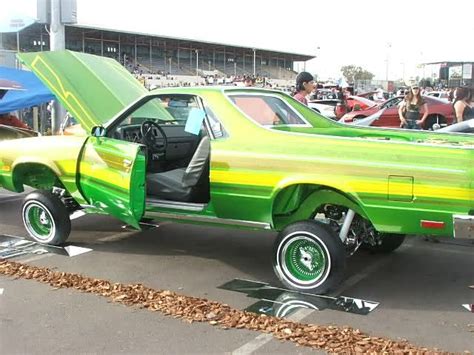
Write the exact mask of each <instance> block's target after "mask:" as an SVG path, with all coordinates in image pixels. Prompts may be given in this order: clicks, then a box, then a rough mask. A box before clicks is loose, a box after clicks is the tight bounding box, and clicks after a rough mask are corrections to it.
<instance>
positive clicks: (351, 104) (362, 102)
mask: <svg viewBox="0 0 474 355" xmlns="http://www.w3.org/2000/svg"><path fill="white" fill-rule="evenodd" d="M376 105H377V104H376V103H375V102H374V101H372V100H369V99H366V98H364V97H359V96H349V97H347V98H346V103H345V105H343V104H342V102H341V100H339V99H327V100H311V101H310V102H308V106H309V107H311V108H312V109H314V110H315V111H316V112H319V113H321V114H323V115H324V116H326V117H329V118H332V119H340V118H341V117H342V116H343V115H344V114H345V113H346V112H349V111H353V110H355V111H359V110H365V109H367V108H369V107H374V106H376Z"/></svg>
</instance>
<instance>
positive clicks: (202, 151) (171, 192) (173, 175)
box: [147, 136, 211, 202]
mask: <svg viewBox="0 0 474 355" xmlns="http://www.w3.org/2000/svg"><path fill="white" fill-rule="evenodd" d="M210 150H211V144H210V141H209V137H207V136H204V137H203V138H202V139H201V141H200V142H199V145H198V147H197V148H196V151H195V152H194V155H193V157H192V158H191V161H190V162H189V164H188V166H187V167H186V168H179V169H174V170H169V171H165V172H163V173H155V174H148V175H147V193H148V194H150V195H153V196H156V197H158V198H160V199H164V200H172V201H182V202H190V201H192V198H193V190H194V188H195V187H196V186H197V185H198V183H199V181H200V180H201V177H202V176H203V172H204V171H206V170H207V169H206V168H208V166H209V164H208V161H209V153H210Z"/></svg>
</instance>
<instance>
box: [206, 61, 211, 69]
mask: <svg viewBox="0 0 474 355" xmlns="http://www.w3.org/2000/svg"><path fill="white" fill-rule="evenodd" d="M207 64H209V71H211V61H210V60H208V61H207Z"/></svg>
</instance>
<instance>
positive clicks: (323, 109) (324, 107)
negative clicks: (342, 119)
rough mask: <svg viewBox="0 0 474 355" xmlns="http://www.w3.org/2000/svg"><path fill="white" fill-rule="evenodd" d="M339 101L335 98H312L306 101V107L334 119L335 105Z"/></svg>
mask: <svg viewBox="0 0 474 355" xmlns="http://www.w3.org/2000/svg"><path fill="white" fill-rule="evenodd" d="M339 102H341V100H337V99H327V100H312V101H309V102H308V107H310V108H312V109H313V110H315V111H316V112H318V113H320V114H322V115H323V116H326V117H328V118H331V119H333V120H334V119H336V105H337V104H338V103H339Z"/></svg>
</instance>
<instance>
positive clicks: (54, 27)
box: [49, 0, 66, 134]
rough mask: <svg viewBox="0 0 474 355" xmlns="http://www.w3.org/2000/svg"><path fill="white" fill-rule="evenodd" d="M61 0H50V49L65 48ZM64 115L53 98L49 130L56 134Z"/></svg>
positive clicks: (63, 111) (62, 109) (63, 110)
mask: <svg viewBox="0 0 474 355" xmlns="http://www.w3.org/2000/svg"><path fill="white" fill-rule="evenodd" d="M60 6H61V1H60V0H51V26H50V29H49V30H50V32H49V36H50V40H49V43H50V49H51V51H61V50H64V49H65V44H66V34H65V29H64V25H63V24H62V23H61V7H60ZM65 116H66V109H65V108H64V107H63V106H61V104H60V103H59V102H58V101H57V100H55V101H54V104H53V110H52V112H51V132H52V134H58V133H59V128H60V126H61V121H62V120H63V118H64V117H65Z"/></svg>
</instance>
